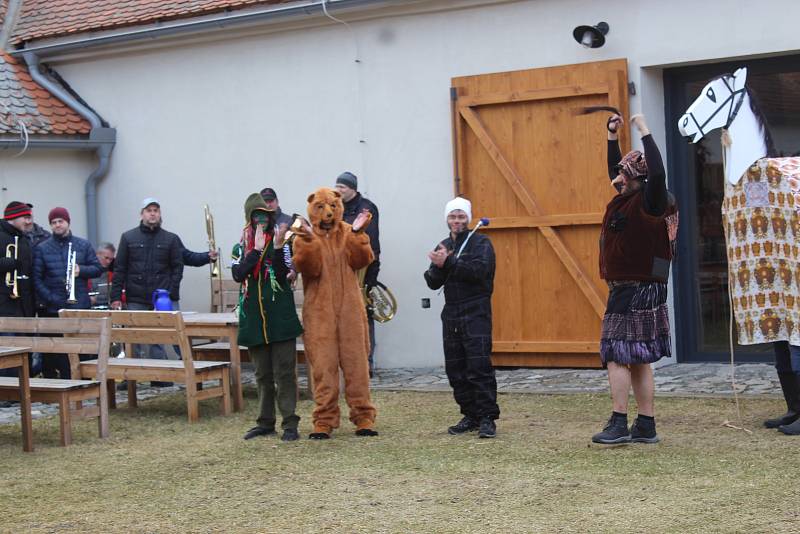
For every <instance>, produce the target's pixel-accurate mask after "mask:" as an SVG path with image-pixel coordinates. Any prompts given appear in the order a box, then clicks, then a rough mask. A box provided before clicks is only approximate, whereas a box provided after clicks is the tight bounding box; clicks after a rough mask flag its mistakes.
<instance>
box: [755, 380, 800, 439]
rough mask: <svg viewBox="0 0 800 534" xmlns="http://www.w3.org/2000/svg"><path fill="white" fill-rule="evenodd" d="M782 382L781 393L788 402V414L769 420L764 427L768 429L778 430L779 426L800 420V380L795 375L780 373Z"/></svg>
mask: <svg viewBox="0 0 800 534" xmlns="http://www.w3.org/2000/svg"><path fill="white" fill-rule="evenodd" d="M778 379H779V380H780V381H781V391H782V392H783V398H784V400H785V401H786V408H787V410H786V413H785V414H783V415H782V416H780V417H776V418H775V419H767V420H766V421H764V426H765V427H767V428H778V427H779V426H787V425H791V424H792V423H794V422H795V421H797V420H798V419H800V384H798V382H800V380H799V379H798V377H797V375H796V374H794V373H778Z"/></svg>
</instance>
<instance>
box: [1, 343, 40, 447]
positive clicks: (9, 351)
mask: <svg viewBox="0 0 800 534" xmlns="http://www.w3.org/2000/svg"><path fill="white" fill-rule="evenodd" d="M29 352H30V347H27V348H26V347H2V346H0V369H10V368H14V367H19V368H21V369H22V372H21V373H20V378H19V381H20V388H21V391H20V395H19V401H20V414H21V415H22V450H23V451H25V452H33V423H32V420H33V418H32V416H31V374H30V369H29V368H28V353H29Z"/></svg>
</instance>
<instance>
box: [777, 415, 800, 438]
mask: <svg viewBox="0 0 800 534" xmlns="http://www.w3.org/2000/svg"><path fill="white" fill-rule="evenodd" d="M778 431H779V432H783V433H784V434H786V435H787V436H800V419H798V420H797V421H795V422H794V423H792V424H791V425H781V426H779V427H778Z"/></svg>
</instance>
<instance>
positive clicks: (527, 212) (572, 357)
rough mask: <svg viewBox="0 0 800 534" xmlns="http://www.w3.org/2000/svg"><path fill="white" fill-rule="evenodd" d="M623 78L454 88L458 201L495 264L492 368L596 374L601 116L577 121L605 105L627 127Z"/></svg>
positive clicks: (519, 79)
mask: <svg viewBox="0 0 800 534" xmlns="http://www.w3.org/2000/svg"><path fill="white" fill-rule="evenodd" d="M627 79H628V74H627V63H626V60H624V59H618V60H610V61H601V62H595V63H583V64H578V65H565V66H558V67H549V68H540V69H531V70H523V71H514V72H503V73H495V74H483V75H476V76H464V77H458V78H453V80H452V88H453V89H452V91H451V93H452V95H453V98H454V103H453V104H454V105H453V130H454V141H455V142H454V159H455V173H456V181H455V189H456V193H457V194H461V195H463V196H465V197H466V198H468V199H470V200H471V201H472V205H473V208H472V212H473V216H474V217H475V218H478V217H489V218H490V219H491V225H490V226H489V227H488V228H486V230H485V231H486V232H487V234H488V235H489V236H490V238H491V239H492V243H493V245H494V248H495V253H496V255H497V272H496V275H495V286H494V296H493V299H492V308H493V314H494V317H493V323H494V327H493V328H494V330H493V337H494V343H493V347H492V359H493V362H494V363H495V365H499V366H532V367H598V366H599V364H600V360H599V356H598V351H599V339H600V323H601V319H602V316H603V312H604V310H605V301H606V298H607V294H608V290H607V287H606V285H605V283H604V282H603V281H602V280H601V279H600V275H599V270H598V255H599V250H598V240H599V236H600V223H601V221H602V216H603V212H604V209H605V206H606V204H607V203H608V201H609V200H610V199H611V198H612V197H613V196H614V194H615V191H614V190H613V189H612V187H611V185H610V183H609V180H608V176H607V172H606V135H605V122H606V120H607V118H608V114H607V113H598V114H594V115H576V113H575V112H576V110H578V109H580V108H582V107H584V106H591V105H611V106H615V107H617V108H618V109H620V110H622V112H623V113H624V114H625V115H626V117H627V115H628V114H627V111H628V96H627V95H628V93H627ZM620 144H621V148H622V151H623V153H625V151H626V150H628V148H629V144H630V143H629V135H628V132H627V127H626V131H623V132H621V135H620Z"/></svg>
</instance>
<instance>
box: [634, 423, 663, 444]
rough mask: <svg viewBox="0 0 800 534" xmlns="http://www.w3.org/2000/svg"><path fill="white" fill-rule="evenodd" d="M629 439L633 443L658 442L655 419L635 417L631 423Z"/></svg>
mask: <svg viewBox="0 0 800 534" xmlns="http://www.w3.org/2000/svg"><path fill="white" fill-rule="evenodd" d="M631 441H632V442H634V443H658V442H659V441H660V439H659V437H658V434H656V421H655V419H643V418H641V417H637V418H636V420H635V421H634V422H633V424H632V425H631Z"/></svg>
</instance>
